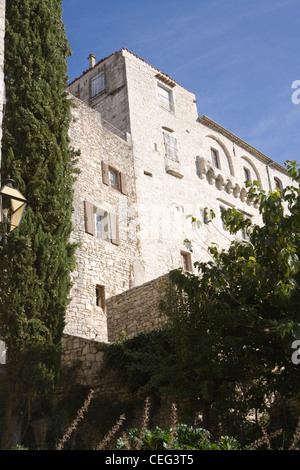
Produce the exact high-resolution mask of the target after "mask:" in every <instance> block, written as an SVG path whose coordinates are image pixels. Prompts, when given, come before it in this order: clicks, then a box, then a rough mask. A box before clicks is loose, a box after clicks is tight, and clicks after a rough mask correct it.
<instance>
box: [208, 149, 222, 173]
mask: <svg viewBox="0 0 300 470" xmlns="http://www.w3.org/2000/svg"><path fill="white" fill-rule="evenodd" d="M210 151H211V159H212V163H213V165H214V166H215V167H216V168H219V169H220V168H221V167H220V159H219V152H218V151H217V150H215V149H210Z"/></svg>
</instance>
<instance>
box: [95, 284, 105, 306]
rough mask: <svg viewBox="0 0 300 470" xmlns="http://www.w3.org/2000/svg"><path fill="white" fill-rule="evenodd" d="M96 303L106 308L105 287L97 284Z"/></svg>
mask: <svg viewBox="0 0 300 470" xmlns="http://www.w3.org/2000/svg"><path fill="white" fill-rule="evenodd" d="M96 305H97V307H100V308H102V310H104V309H105V287H104V286H96Z"/></svg>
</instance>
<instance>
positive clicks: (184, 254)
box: [180, 250, 193, 272]
mask: <svg viewBox="0 0 300 470" xmlns="http://www.w3.org/2000/svg"><path fill="white" fill-rule="evenodd" d="M180 262H181V267H182V269H183V270H184V271H187V272H192V271H193V265H192V255H191V253H190V252H188V251H183V250H181V251H180ZM185 266H186V267H185Z"/></svg>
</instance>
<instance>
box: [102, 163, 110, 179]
mask: <svg viewBox="0 0 300 470" xmlns="http://www.w3.org/2000/svg"><path fill="white" fill-rule="evenodd" d="M102 181H103V183H104V184H107V185H109V172H108V164H107V163H104V162H102Z"/></svg>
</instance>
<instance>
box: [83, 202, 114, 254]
mask: <svg viewBox="0 0 300 470" xmlns="http://www.w3.org/2000/svg"><path fill="white" fill-rule="evenodd" d="M101 216H103V218H104V219H105V220H106V221H107V226H108V230H107V236H101V234H103V233H105V232H103V229H100V230H99V222H98V221H97V217H101ZM84 220H85V232H86V233H88V234H89V235H92V236H94V237H95V238H97V240H101V241H106V242H110V243H112V244H113V245H120V234H119V215H118V214H117V213H114V212H110V211H106V210H105V209H102V208H100V207H96V206H94V205H93V204H92V203H91V202H89V201H84ZM99 235H100V236H99Z"/></svg>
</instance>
